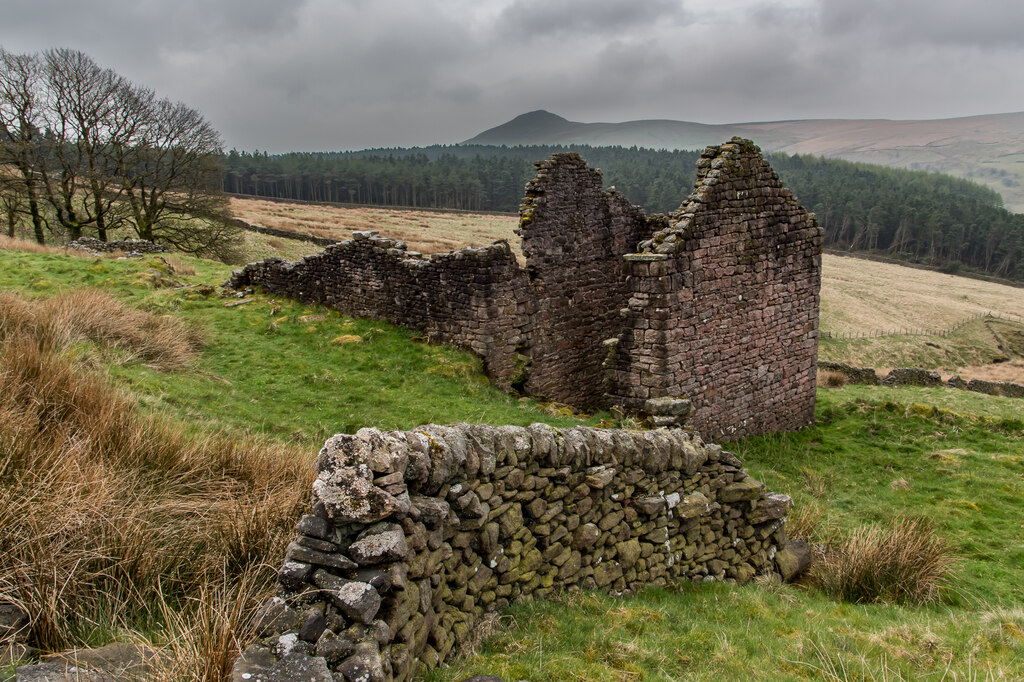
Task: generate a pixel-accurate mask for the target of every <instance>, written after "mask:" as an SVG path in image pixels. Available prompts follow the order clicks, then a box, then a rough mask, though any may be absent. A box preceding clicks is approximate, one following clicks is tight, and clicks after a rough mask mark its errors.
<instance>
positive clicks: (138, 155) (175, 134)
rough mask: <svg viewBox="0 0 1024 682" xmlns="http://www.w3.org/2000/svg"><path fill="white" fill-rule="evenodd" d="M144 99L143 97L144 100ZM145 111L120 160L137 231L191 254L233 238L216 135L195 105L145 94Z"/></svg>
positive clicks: (125, 188)
mask: <svg viewBox="0 0 1024 682" xmlns="http://www.w3.org/2000/svg"><path fill="white" fill-rule="evenodd" d="M145 99H146V98H143V100H145ZM147 108H148V110H149V112H148V116H146V122H145V123H144V124H143V125H142V126H141V127H140V128H139V131H138V135H137V137H136V138H135V140H134V141H133V143H132V144H131V145H126V146H123V147H122V148H121V151H122V156H121V158H120V161H119V167H120V169H121V179H122V182H123V183H124V186H123V191H124V199H125V201H126V203H127V204H128V206H129V208H130V211H131V217H132V222H133V223H134V227H135V231H136V233H137V234H138V235H139V237H140V238H142V239H149V240H158V241H163V242H167V243H170V244H172V245H173V246H175V247H177V248H179V249H181V250H183V251H189V252H194V253H200V252H204V251H210V250H216V249H217V248H218V246H219V245H220V246H222V245H223V242H224V241H225V240H228V239H233V238H235V237H237V232H236V228H233V227H231V226H229V225H228V224H227V218H228V217H229V216H228V210H227V199H226V197H225V196H224V194H223V192H222V191H221V177H222V173H223V169H222V168H221V165H220V156H221V153H222V149H221V142H220V135H219V133H217V131H216V130H215V129H214V128H213V126H212V125H210V123H209V122H207V121H206V119H204V118H203V116H202V114H200V113H199V112H198V111H196V110H195V109H192V108H190V107H188V106H186V105H184V104H182V103H180V102H171V101H170V100H166V99H161V100H155V99H148V107H147Z"/></svg>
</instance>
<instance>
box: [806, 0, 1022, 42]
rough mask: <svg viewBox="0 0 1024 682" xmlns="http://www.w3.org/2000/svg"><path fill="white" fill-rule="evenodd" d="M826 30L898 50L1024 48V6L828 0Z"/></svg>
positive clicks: (945, 0) (990, 1)
mask: <svg viewBox="0 0 1024 682" xmlns="http://www.w3.org/2000/svg"><path fill="white" fill-rule="evenodd" d="M821 19H822V24H821V25H822V28H823V30H825V31H826V32H827V33H829V34H832V35H836V34H840V35H842V34H845V35H850V34H852V33H856V34H857V35H859V36H861V38H862V39H863V40H866V41H869V42H871V43H881V44H885V45H888V46H890V47H893V48H911V47H914V46H917V45H920V44H932V45H941V46H944V47H975V48H979V49H982V50H989V49H992V48H996V47H1000V46H1007V45H1009V46H1024V31H1022V28H1024V3H1021V2H1020V1H1019V0H985V1H984V2H964V0H904V1H902V2H893V0H861V1H860V2H856V3H851V2H844V0H822V5H821Z"/></svg>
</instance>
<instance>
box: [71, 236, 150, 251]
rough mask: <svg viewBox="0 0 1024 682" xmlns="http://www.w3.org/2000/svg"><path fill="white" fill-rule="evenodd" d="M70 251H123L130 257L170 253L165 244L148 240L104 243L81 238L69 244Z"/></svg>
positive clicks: (123, 240) (89, 238) (91, 238)
mask: <svg viewBox="0 0 1024 682" xmlns="http://www.w3.org/2000/svg"><path fill="white" fill-rule="evenodd" d="M68 248H69V249H77V250H79V251H88V252H90V253H114V252H116V251H122V252H124V253H126V254H128V255H142V254H145V253H167V252H168V251H170V249H168V248H167V247H166V246H164V245H163V244H157V243H156V242H151V241H149V240H148V239H122V240H118V241H109V242H104V241H100V240H99V239H94V238H93V237H81V238H79V239H76V240H75V241H73V242H69V243H68Z"/></svg>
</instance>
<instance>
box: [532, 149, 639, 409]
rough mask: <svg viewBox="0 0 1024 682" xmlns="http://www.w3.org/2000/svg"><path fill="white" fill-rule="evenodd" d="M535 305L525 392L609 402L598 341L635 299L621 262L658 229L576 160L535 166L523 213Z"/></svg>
mask: <svg viewBox="0 0 1024 682" xmlns="http://www.w3.org/2000/svg"><path fill="white" fill-rule="evenodd" d="M520 216H521V220H520V228H519V231H520V234H521V235H522V240H523V254H524V255H525V257H526V272H527V274H528V275H529V278H530V285H531V289H532V293H533V296H534V299H535V308H534V309H535V314H534V316H533V324H532V325H531V328H532V335H531V337H530V342H529V344H528V349H527V351H526V355H527V356H528V358H529V362H530V366H529V373H528V374H529V379H528V381H527V382H526V385H525V388H526V392H527V393H529V394H531V395H539V396H544V397H546V398H548V399H550V400H557V401H559V402H564V403H569V404H572V405H575V406H577V407H580V408H592V407H598V406H603V405H604V403H605V396H604V393H605V386H604V370H603V369H602V367H601V362H602V360H603V359H604V358H603V356H602V353H601V352H600V350H601V346H600V342H601V341H602V340H603V339H604V337H605V336H606V335H607V331H608V329H610V328H617V327H619V326H620V325H621V321H620V319H619V309H620V308H622V307H623V306H624V305H625V304H626V301H627V300H628V298H629V289H628V287H627V286H626V274H627V273H626V263H625V261H623V260H622V256H623V255H624V254H627V253H631V252H633V251H635V250H636V247H637V244H638V243H639V242H640V240H642V239H646V238H648V237H649V236H650V235H651V233H652V232H653V229H652V227H651V225H650V224H649V221H648V219H647V217H646V216H645V215H644V213H643V211H642V210H641V209H640V208H639V207H637V206H633V205H632V204H630V203H629V202H628V201H627V200H626V198H625V197H623V196H622V194H620V193H618V192H615V191H614V190H609V191H606V190H604V189H603V186H602V182H601V173H600V171H597V170H595V169H592V168H590V167H589V166H588V165H587V164H586V162H584V161H583V159H581V158H580V157H579V155H578V154H555V155H553V156H552V157H551V158H549V159H547V160H546V161H542V162H540V163H538V164H537V176H536V177H535V178H534V179H533V180H532V181H530V182H529V183H528V184H527V186H526V197H525V199H524V200H523V205H522V207H521V208H520Z"/></svg>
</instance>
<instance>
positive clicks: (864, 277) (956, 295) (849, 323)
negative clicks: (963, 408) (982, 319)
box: [821, 254, 1024, 334]
mask: <svg viewBox="0 0 1024 682" xmlns="http://www.w3.org/2000/svg"><path fill="white" fill-rule="evenodd" d="M988 312H995V313H1001V314H1004V315H1009V316H1015V317H1016V318H1018V319H1021V320H1024V317H1021V316H1024V289H1021V288H1017V287H1012V286H1008V285H1005V284H996V283H994V282H985V281H982V280H976V279H970V278H967V277H957V276H955V275H946V274H943V273H940V272H934V271H930V270H918V269H916V268H908V267H903V266H900V265H893V264H891V263H880V262H876V261H871V260H865V259H861V258H852V257H845V256H834V255H831V254H825V255H824V256H823V257H822V278H821V329H822V331H823V332H833V333H840V334H850V333H865V332H886V331H890V330H893V329H907V328H914V329H947V328H949V327H952V326H953V325H956V324H959V323H961V322H962V321H964V320H965V319H966V318H969V317H972V316H977V315H981V314H984V313H988Z"/></svg>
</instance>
